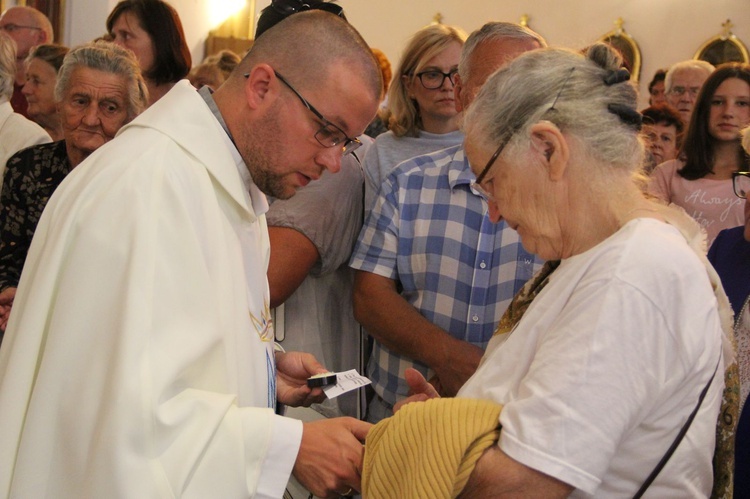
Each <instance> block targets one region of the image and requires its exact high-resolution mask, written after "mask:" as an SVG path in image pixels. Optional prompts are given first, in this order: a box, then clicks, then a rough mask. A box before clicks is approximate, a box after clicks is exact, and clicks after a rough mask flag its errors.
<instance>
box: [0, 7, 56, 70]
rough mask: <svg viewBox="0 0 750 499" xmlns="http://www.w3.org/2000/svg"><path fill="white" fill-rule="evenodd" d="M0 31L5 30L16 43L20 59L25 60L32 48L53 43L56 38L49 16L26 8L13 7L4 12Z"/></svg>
mask: <svg viewBox="0 0 750 499" xmlns="http://www.w3.org/2000/svg"><path fill="white" fill-rule="evenodd" d="M0 29H4V30H5V31H6V32H7V33H8V35H10V37H11V38H13V40H14V41H15V42H16V46H17V47H18V50H17V55H16V57H17V58H18V59H24V58H25V57H26V56H27V55H28V53H29V50H31V48H32V47H35V46H37V45H41V44H43V43H52V41H53V40H54V38H55V36H54V30H53V29H52V23H50V21H49V19H48V18H47V16H45V15H44V14H43V13H42V12H40V11H38V10H37V9H34V8H31V7H26V6H18V7H11V8H9V9H8V10H6V11H5V12H3V15H2V16H0Z"/></svg>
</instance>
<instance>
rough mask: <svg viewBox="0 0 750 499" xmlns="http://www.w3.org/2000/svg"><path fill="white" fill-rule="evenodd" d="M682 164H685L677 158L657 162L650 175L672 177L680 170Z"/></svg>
mask: <svg viewBox="0 0 750 499" xmlns="http://www.w3.org/2000/svg"><path fill="white" fill-rule="evenodd" d="M683 166H685V163H683V162H682V161H680V160H679V159H670V160H668V161H665V162H664V163H660V164H658V165H657V166H656V168H654V171H653V172H652V173H651V176H652V177H663V178H671V177H674V176H675V175H676V174H677V171H678V170H680V169H681V168H682V167H683Z"/></svg>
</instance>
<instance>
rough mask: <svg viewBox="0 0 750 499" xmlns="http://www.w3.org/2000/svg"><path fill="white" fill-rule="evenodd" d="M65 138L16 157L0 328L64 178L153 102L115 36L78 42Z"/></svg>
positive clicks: (8, 197)
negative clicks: (41, 220)
mask: <svg viewBox="0 0 750 499" xmlns="http://www.w3.org/2000/svg"><path fill="white" fill-rule="evenodd" d="M55 99H56V100H57V102H58V109H59V112H60V119H61V122H62V128H63V137H64V139H63V140H61V141H59V142H53V143H51V144H43V145H39V146H35V147H30V148H28V149H25V150H23V151H21V152H19V153H18V154H16V155H14V156H13V157H11V158H10V160H8V166H7V174H6V182H5V184H4V185H3V189H2V193H1V194H0V290H1V291H0V329H3V330H4V329H5V326H6V324H7V321H8V315H9V314H10V310H11V307H12V304H13V298H14V297H15V291H16V287H17V286H18V281H19V279H20V277H21V269H22V268H23V264H24V262H25V260H26V253H27V252H28V249H29V245H30V244H31V238H32V236H33V235H34V231H35V229H36V225H37V223H38V222H39V218H40V217H41V214H42V211H43V210H44V207H45V205H46V204H47V201H48V200H49V198H50V196H51V195H52V193H53V192H54V191H55V189H56V188H57V186H58V185H60V182H62V181H63V179H64V178H65V177H66V175H68V173H70V171H71V170H73V169H74V168H75V167H76V166H78V165H79V164H80V163H81V162H82V161H83V160H84V159H86V158H87V157H88V156H89V155H90V154H91V153H93V152H94V151H95V150H96V149H98V148H99V147H101V146H102V145H104V144H105V143H107V142H109V141H110V140H112V139H113V138H114V136H115V134H116V133H117V132H118V131H119V130H120V128H121V127H122V126H123V125H125V124H126V123H128V122H130V121H131V120H132V119H133V118H135V117H136V116H137V115H138V114H139V113H140V112H141V111H142V110H143V109H145V108H146V105H147V102H148V91H147V89H146V84H145V83H144V80H143V77H142V76H141V71H140V69H139V67H138V63H137V61H136V60H135V57H134V56H133V54H132V53H131V52H130V51H129V50H125V49H123V48H121V47H118V46H117V45H115V44H113V43H108V42H96V43H91V44H87V45H83V46H80V47H77V48H75V49H73V50H71V51H70V52H69V53H68V55H67V56H65V60H64V62H63V65H62V67H61V68H60V73H59V75H58V79H57V84H56V86H55Z"/></svg>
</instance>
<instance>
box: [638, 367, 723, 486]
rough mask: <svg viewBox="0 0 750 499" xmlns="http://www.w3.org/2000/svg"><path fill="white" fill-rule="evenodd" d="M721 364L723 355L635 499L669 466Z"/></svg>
mask: <svg viewBox="0 0 750 499" xmlns="http://www.w3.org/2000/svg"><path fill="white" fill-rule="evenodd" d="M720 363H721V355H720V356H719V360H718V361H717V362H716V368H714V373H713V374H712V375H711V379H709V380H708V383H706V386H705V387H704V388H703V391H702V392H701V394H700V397H698V403H697V404H696V406H695V409H693V412H691V413H690V416H689V417H688V418H687V421H685V424H684V425H682V428H681V429H680V432H679V433H678V434H677V436H676V437H675V439H674V442H672V445H670V446H669V449H667V452H666V454H664V457H662V458H661V461H659V464H657V465H656V467H655V468H654V470H653V471H652V472H651V474H650V475H649V476H648V478H646V481H645V482H643V485H641V488H640V489H638V492H636V494H635V495H634V496H633V498H634V499H640V498H641V497H642V496H643V494H644V493H645V492H646V489H648V488H649V486H650V485H651V483H652V482H653V481H654V480H655V479H656V477H657V476H658V475H659V473H660V472H661V470H662V468H664V466H665V465H666V464H667V461H669V458H670V457H672V454H674V451H675V449H677V446H678V445H680V442H681V441H682V438H683V437H684V436H685V434H686V433H687V432H688V429H689V428H690V425H691V424H692V422H693V419H695V415H696V414H698V409H700V407H701V404H702V403H703V399H704V398H706V393H708V388H709V387H710V386H711V382H712V381H713V380H714V377H715V376H716V371H718V370H719V364H720Z"/></svg>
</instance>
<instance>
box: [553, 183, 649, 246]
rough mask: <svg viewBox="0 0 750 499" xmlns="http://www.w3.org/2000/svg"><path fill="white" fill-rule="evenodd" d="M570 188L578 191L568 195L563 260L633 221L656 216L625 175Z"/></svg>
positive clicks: (638, 189) (596, 243) (599, 241)
mask: <svg viewBox="0 0 750 499" xmlns="http://www.w3.org/2000/svg"><path fill="white" fill-rule="evenodd" d="M572 185H574V186H576V187H577V189H573V190H571V192H570V193H569V198H568V206H569V209H568V210H567V215H566V217H565V224H564V226H563V234H564V236H565V237H564V238H563V242H564V244H563V252H562V253H563V255H562V258H567V257H570V256H574V255H577V254H580V253H583V252H585V251H588V250H589V249H591V248H593V247H594V246H596V245H598V244H599V243H601V242H602V241H604V240H606V239H607V238H609V237H610V236H612V235H613V234H615V233H616V232H617V231H619V230H620V228H621V227H622V226H623V225H625V224H626V223H627V222H628V221H630V220H632V219H633V218H639V217H642V216H654V215H656V210H655V209H654V205H653V204H652V203H651V202H650V201H648V200H646V198H645V197H644V196H643V193H642V191H641V189H640V188H639V187H638V186H637V184H636V183H635V181H634V180H633V179H632V178H631V177H630V176H629V175H628V174H625V173H623V174H615V175H614V176H612V177H609V176H608V178H607V179H606V180H604V179H600V180H598V181H597V180H595V179H591V178H590V179H589V182H585V181H578V182H572ZM656 218H658V217H656Z"/></svg>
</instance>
